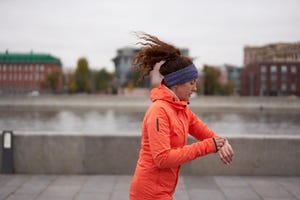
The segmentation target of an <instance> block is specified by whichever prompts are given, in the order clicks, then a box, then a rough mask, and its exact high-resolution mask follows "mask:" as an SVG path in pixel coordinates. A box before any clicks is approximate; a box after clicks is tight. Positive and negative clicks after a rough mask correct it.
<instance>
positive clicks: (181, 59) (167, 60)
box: [131, 33, 192, 79]
mask: <svg viewBox="0 0 300 200" xmlns="http://www.w3.org/2000/svg"><path fill="white" fill-rule="evenodd" d="M137 37H138V38H139V39H141V40H144V42H138V43H137V44H141V45H142V46H144V47H143V48H142V49H141V51H140V52H139V53H137V54H136V55H135V56H134V57H133V59H132V62H131V63H132V65H133V66H134V67H136V69H137V70H138V71H141V72H142V77H141V79H144V77H145V76H148V75H149V73H150V72H151V71H152V70H153V68H154V66H155V64H156V63H159V62H161V61H164V63H163V64H162V65H161V67H160V69H159V73H160V74H161V75H163V76H165V75H167V74H170V73H172V72H175V71H177V70H179V69H182V68H185V67H187V66H189V65H190V64H192V59H191V58H189V57H187V56H183V55H181V52H180V50H179V49H178V48H177V47H175V46H173V45H171V44H168V43H165V42H163V41H161V40H159V39H158V38H157V37H155V36H153V35H149V34H146V33H137Z"/></svg>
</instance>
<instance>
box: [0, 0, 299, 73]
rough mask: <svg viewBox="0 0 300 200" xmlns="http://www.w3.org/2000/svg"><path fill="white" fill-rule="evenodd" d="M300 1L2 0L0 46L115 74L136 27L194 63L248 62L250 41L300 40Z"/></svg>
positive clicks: (198, 64)
mask: <svg viewBox="0 0 300 200" xmlns="http://www.w3.org/2000/svg"><path fill="white" fill-rule="evenodd" d="M299 8H300V0H182V1H177V0H148V1H143V0H83V1H76V0H0V51H1V52H5V51H6V50H7V49H8V50H9V52H30V51H31V50H32V51H33V52H39V53H49V54H52V55H53V56H56V57H58V58H60V59H61V61H62V63H63V66H64V67H73V68H75V66H76V63H77V60H78V59H79V58H80V57H86V58H87V60H88V62H89V66H90V67H91V68H93V69H100V68H103V67H106V68H107V69H108V70H109V71H114V64H113V62H112V61H111V59H112V58H113V57H115V56H116V50H117V49H119V48H123V47H126V46H134V44H135V43H136V42H137V39H136V37H135V36H134V34H133V33H132V32H133V31H144V32H147V33H150V34H153V35H156V36H158V37H159V38H160V39H162V40H164V41H167V42H170V43H172V44H174V45H176V46H178V47H180V48H188V49H189V50H190V56H192V57H196V58H197V59H196V60H195V64H196V65H197V66H198V67H199V68H201V67H202V65H203V64H204V63H207V64H223V63H228V64H233V65H239V66H241V65H242V63H243V47H244V46H245V45H265V44H269V43H274V42H296V41H300V12H299Z"/></svg>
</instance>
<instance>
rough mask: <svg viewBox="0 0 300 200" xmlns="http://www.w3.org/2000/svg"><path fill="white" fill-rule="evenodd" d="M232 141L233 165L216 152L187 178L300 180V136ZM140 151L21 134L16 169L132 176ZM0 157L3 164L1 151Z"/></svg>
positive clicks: (99, 139) (119, 143) (131, 144)
mask: <svg viewBox="0 0 300 200" xmlns="http://www.w3.org/2000/svg"><path fill="white" fill-rule="evenodd" d="M228 138H229V140H230V143H231V144H232V146H233V148H234V150H235V159H234V162H233V164H232V165H228V166H227V165H224V164H222V163H221V161H220V160H219V159H218V156H217V155H216V154H211V155H209V156H206V157H202V158H198V159H196V160H194V161H192V162H190V163H187V164H185V165H184V166H183V168H182V174H186V175H285V176H287V175H288V176H289V175H291V176H292V175H293V176H300V170H299V169H300V160H299V158H300V136H230V137H228ZM0 141H1V139H0ZM189 142H194V140H192V139H190V140H189ZM1 144H2V142H1ZM139 148H140V137H135V136H132V137H122V136H118V137H112V136H86V135H84V136H83V135H82V136H77V135H76V136H75V135H52V134H47V135H36V134H35V135H28V134H26V135H25V134H21V133H18V134H16V135H15V138H14V166H15V169H14V171H15V173H25V174H133V172H134V169H135V165H136V161H137V158H138V152H139ZM0 153H1V154H0V158H1V159H0V164H1V165H0V166H2V151H1V150H0Z"/></svg>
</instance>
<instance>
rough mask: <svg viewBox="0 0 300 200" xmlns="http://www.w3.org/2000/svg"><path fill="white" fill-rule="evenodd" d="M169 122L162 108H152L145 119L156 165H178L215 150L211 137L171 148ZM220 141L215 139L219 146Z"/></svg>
mask: <svg viewBox="0 0 300 200" xmlns="http://www.w3.org/2000/svg"><path fill="white" fill-rule="evenodd" d="M169 124H170V123H169V119H168V116H167V114H166V111H165V110H164V109H163V108H156V109H154V111H153V112H152V113H151V114H150V115H149V116H148V117H147V119H146V129H147V132H148V138H149V146H150V151H151V154H152V158H153V160H154V162H155V164H156V165H157V167H159V168H171V167H178V166H180V165H181V164H183V163H186V162H189V161H191V160H194V159H195V158H197V157H199V156H204V155H207V154H209V153H215V152H216V151H217V149H216V146H215V143H214V140H213V138H208V139H204V140H203V141H200V142H196V143H193V144H191V145H184V146H183V147H179V148H172V147H171V141H170V127H169ZM221 142H222V141H217V145H219V146H221V145H222V144H220V143H221ZM222 146H223V145H222Z"/></svg>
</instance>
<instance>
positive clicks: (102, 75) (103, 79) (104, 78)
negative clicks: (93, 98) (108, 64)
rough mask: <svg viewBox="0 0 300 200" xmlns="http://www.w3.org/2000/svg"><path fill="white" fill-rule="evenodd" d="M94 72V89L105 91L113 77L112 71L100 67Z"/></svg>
mask: <svg viewBox="0 0 300 200" xmlns="http://www.w3.org/2000/svg"><path fill="white" fill-rule="evenodd" d="M93 74H95V78H94V80H95V89H96V90H97V91H98V90H100V91H105V92H106V91H107V90H108V89H109V87H110V83H111V81H112V80H113V78H114V74H113V73H109V72H107V71H106V69H101V70H99V71H98V72H96V73H93Z"/></svg>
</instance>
